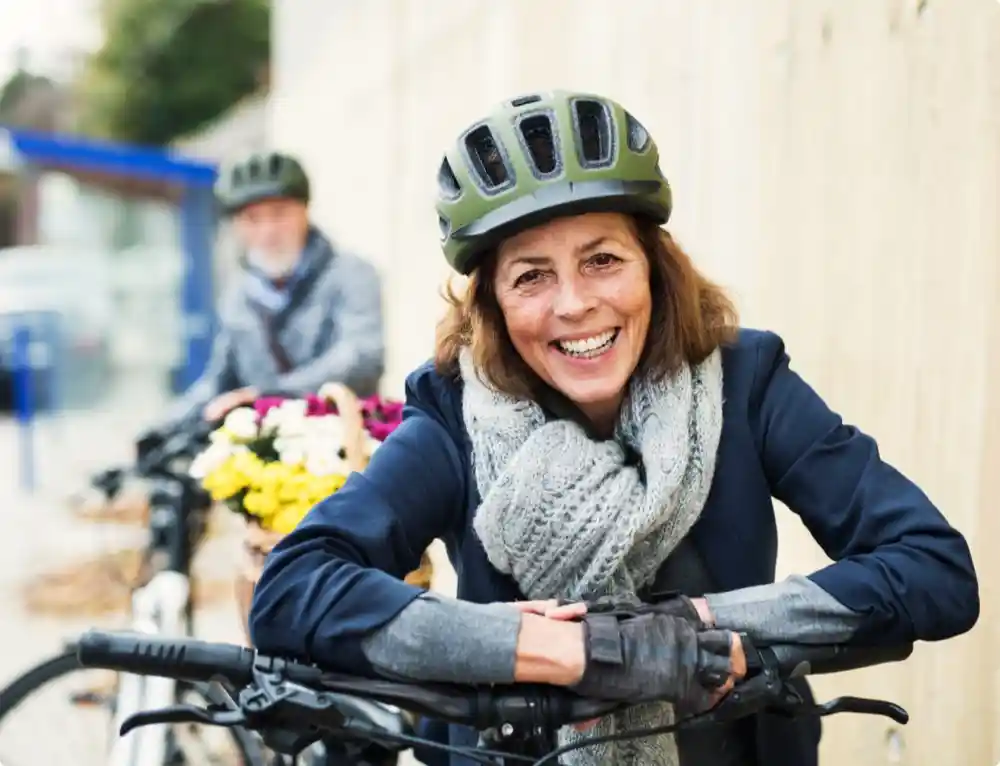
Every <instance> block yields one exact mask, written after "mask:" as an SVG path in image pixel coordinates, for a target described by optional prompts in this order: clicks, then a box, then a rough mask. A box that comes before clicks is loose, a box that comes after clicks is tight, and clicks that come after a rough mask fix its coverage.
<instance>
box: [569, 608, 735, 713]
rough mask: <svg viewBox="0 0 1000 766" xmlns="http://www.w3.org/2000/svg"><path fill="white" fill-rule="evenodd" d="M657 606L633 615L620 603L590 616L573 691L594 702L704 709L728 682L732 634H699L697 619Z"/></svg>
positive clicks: (587, 621) (700, 631) (587, 619)
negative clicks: (584, 657) (584, 661)
mask: <svg viewBox="0 0 1000 766" xmlns="http://www.w3.org/2000/svg"><path fill="white" fill-rule="evenodd" d="M658 607H659V605H642V606H641V607H640V610H639V611H635V610H634V609H631V608H630V607H628V606H625V605H622V604H619V605H618V606H616V607H615V608H614V609H607V610H605V611H603V612H602V611H600V607H598V611H597V612H596V613H593V614H590V613H588V614H587V615H586V616H585V617H584V618H583V620H582V622H583V624H584V635H585V644H586V651H587V664H586V669H585V670H584V674H583V677H582V678H581V679H580V681H579V682H578V683H577V684H576V685H574V686H573V687H572V688H573V689H574V691H576V692H577V693H579V694H581V695H584V696H587V697H595V698H598V699H611V700H623V701H629V702H643V701H649V700H663V701H666V702H671V703H673V704H678V705H680V704H683V705H685V706H691V707H694V708H697V709H701V708H704V707H707V706H708V704H709V702H710V697H711V693H712V691H713V690H715V689H717V688H719V687H720V686H722V685H723V684H724V683H725V681H726V679H727V678H728V677H729V674H730V659H729V655H730V645H731V642H732V634H731V633H730V632H729V631H722V630H699V629H698V625H700V620H699V621H698V622H697V623H695V622H694V621H693V620H692V619H691V618H690V615H687V614H686V613H685V616H678V615H677V614H670V613H667V612H666V611H660V610H659V608H658ZM678 609H680V607H678ZM691 609H693V606H692V607H691ZM681 611H683V609H681ZM694 614H695V619H697V611H695V613H694Z"/></svg>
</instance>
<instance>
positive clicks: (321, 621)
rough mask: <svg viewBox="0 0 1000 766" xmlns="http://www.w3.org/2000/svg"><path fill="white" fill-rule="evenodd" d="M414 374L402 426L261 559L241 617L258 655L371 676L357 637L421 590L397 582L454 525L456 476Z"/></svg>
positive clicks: (454, 450) (436, 412)
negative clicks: (258, 574)
mask: <svg viewBox="0 0 1000 766" xmlns="http://www.w3.org/2000/svg"><path fill="white" fill-rule="evenodd" d="M425 377H426V376H425ZM414 378H415V376H411V377H410V380H408V381H407V391H406V406H405V410H404V419H403V422H402V424H401V425H400V426H399V428H397V429H396V430H395V431H393V433H392V434H390V435H389V437H388V438H387V439H386V440H385V441H384V442H383V443H382V444H381V446H379V448H378V449H377V450H376V451H375V453H374V455H373V456H372V460H371V462H370V463H369V464H368V466H367V468H365V470H364V471H363V472H359V473H354V474H352V475H351V477H350V478H349V479H348V481H347V483H346V484H345V485H344V486H343V487H342V488H341V489H340V490H339V491H337V492H335V493H334V494H333V495H331V496H330V497H329V498H327V499H326V500H324V501H323V502H322V503H320V504H319V505H317V506H316V507H314V508H313V509H312V510H311V511H310V512H309V513H308V514H307V515H306V517H305V519H303V521H302V522H301V523H300V524H299V526H298V527H296V529H295V530H294V531H293V532H291V533H290V534H289V535H288V536H286V537H285V538H284V539H282V540H281V542H280V543H278V545H277V546H276V547H275V549H274V551H273V552H272V553H271V555H270V556H268V559H267V563H266V565H265V567H264V571H263V573H262V574H261V578H260V581H259V582H258V584H257V586H256V588H255V589H254V596H253V602H252V606H251V610H250V621H249V623H250V624H249V627H250V635H251V639H252V640H253V643H254V645H255V646H256V647H257V648H258V649H260V650H261V651H263V652H270V653H275V654H281V655H288V656H294V657H300V658H303V659H306V660H309V661H311V662H315V663H317V664H319V665H322V666H324V667H327V668H331V669H339V670H343V671H351V672H354V673H357V672H359V669H362V670H367V671H368V672H371V665H370V664H369V663H368V661H367V660H366V659H365V655H364V652H363V649H362V646H361V642H362V640H363V639H364V638H365V637H366V636H368V635H369V634H370V633H372V632H373V631H375V630H376V629H377V628H379V627H381V626H382V625H384V624H385V623H387V622H389V621H390V620H391V619H392V618H393V617H395V616H396V614H398V613H399V611H400V610H402V609H403V608H404V607H405V606H407V605H408V604H409V603H410V602H411V601H412V600H413V599H414V598H416V597H417V596H418V595H420V594H421V593H423V590H422V589H420V588H418V587H415V586H413V585H409V584H407V583H404V582H403V581H402V579H401V578H403V577H404V576H405V575H406V574H407V573H408V572H410V571H412V570H414V569H416V568H417V567H418V566H419V563H420V556H421V553H422V552H423V551H424V550H425V549H426V547H427V546H428V545H429V544H430V543H431V541H432V540H434V539H435V538H441V537H447V536H448V532H449V531H450V530H451V529H453V528H454V525H455V524H456V523H459V522H458V520H459V519H461V518H462V515H461V514H462V510H463V508H464V498H465V483H466V479H465V467H464V461H463V460H462V459H461V453H460V451H459V448H458V446H457V445H456V441H455V439H454V437H453V435H452V433H451V432H450V431H449V428H448V427H446V423H447V421H446V420H445V417H444V416H443V415H442V414H441V411H440V409H438V408H435V407H434V405H433V404H430V405H428V404H427V402H426V401H425V400H424V399H423V393H424V392H423V391H418V388H420V387H421V385H420V380H418V381H417V383H416V384H414V383H413V381H414ZM425 382H426V381H425ZM423 388H426V386H423Z"/></svg>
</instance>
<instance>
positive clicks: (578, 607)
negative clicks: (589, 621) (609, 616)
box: [545, 601, 587, 620]
mask: <svg viewBox="0 0 1000 766" xmlns="http://www.w3.org/2000/svg"><path fill="white" fill-rule="evenodd" d="M585 614H587V605H586V604H584V603H583V602H582V601H578V602H577V603H575V604H562V605H561V606H553V607H552V608H550V609H546V610H545V616H546V617H548V618H549V619H550V620H577V619H579V618H581V617H583V616H584V615H585Z"/></svg>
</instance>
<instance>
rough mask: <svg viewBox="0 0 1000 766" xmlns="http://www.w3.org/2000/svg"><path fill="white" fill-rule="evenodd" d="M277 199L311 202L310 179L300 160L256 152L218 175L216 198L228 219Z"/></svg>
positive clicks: (275, 153)
mask: <svg viewBox="0 0 1000 766" xmlns="http://www.w3.org/2000/svg"><path fill="white" fill-rule="evenodd" d="M278 197H282V198H288V199H297V200H301V201H302V202H309V177H308V176H307V175H306V171H305V170H304V169H303V168H302V165H301V164H300V163H299V161H298V160H297V159H295V158H294V157H292V156H290V155H288V154H282V153H280V152H255V153H253V154H250V155H248V156H246V157H244V158H242V159H240V160H239V161H237V162H235V163H233V164H232V165H231V166H230V167H229V168H227V169H226V170H224V171H223V172H221V173H220V174H219V178H218V180H217V181H216V184H215V198H216V199H217V200H218V202H219V205H220V207H221V208H222V210H223V212H224V213H225V214H226V215H232V214H233V213H236V212H238V211H239V210H241V209H242V208H244V207H246V206H247V205H250V204H253V203H254V202H259V201H261V200H265V199H275V198H278Z"/></svg>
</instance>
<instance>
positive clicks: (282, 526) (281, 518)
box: [262, 503, 312, 535]
mask: <svg viewBox="0 0 1000 766" xmlns="http://www.w3.org/2000/svg"><path fill="white" fill-rule="evenodd" d="M311 507H312V506H311V505H309V504H308V503H294V504H289V505H286V506H284V507H283V508H282V509H281V510H280V511H278V512H277V513H275V514H274V515H273V516H271V517H269V518H268V519H266V520H265V521H264V522H263V524H262V525H263V527H264V528H265V529H269V530H271V531H272V532H277V533H279V534H282V535H287V534H288V533H289V532H291V531H292V530H293V529H295V527H297V526H298V524H299V522H300V521H302V519H304V518H305V516H306V514H307V513H309V509H310V508H311Z"/></svg>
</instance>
